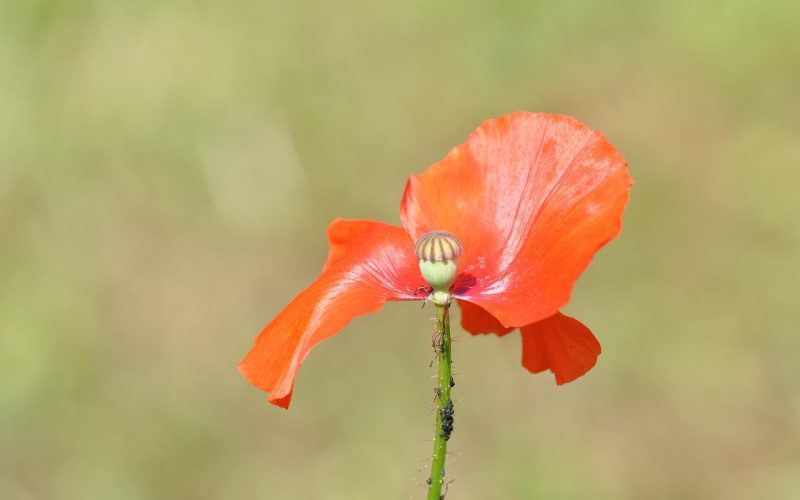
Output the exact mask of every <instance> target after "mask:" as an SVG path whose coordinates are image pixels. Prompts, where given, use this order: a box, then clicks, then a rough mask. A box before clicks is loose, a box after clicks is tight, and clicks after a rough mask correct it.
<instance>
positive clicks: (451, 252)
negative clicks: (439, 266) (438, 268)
mask: <svg viewBox="0 0 800 500" xmlns="http://www.w3.org/2000/svg"><path fill="white" fill-rule="evenodd" d="M414 253H415V254H416V255H417V258H418V259H419V260H428V261H433V262H443V261H448V260H456V259H457V258H458V257H459V255H461V242H460V241H458V238H456V237H455V235H454V234H452V233H448V232H447V231H430V232H428V233H425V234H424V235H422V236H421V237H420V238H419V239H418V240H417V243H416V245H414Z"/></svg>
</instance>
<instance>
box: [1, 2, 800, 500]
mask: <svg viewBox="0 0 800 500" xmlns="http://www.w3.org/2000/svg"><path fill="white" fill-rule="evenodd" d="M799 23H800V4H798V3H797V2H794V1H792V0H785V1H763V0H762V1H755V0H751V1H731V2H696V1H689V0H686V1H674V2H638V1H611V2H578V1H562V2H527V1H520V2H478V1H461V2H454V1H445V2H422V1H407V2H374V1H372V2H369V1H364V2H356V1H341V2H311V1H307V0H299V1H295V2H280V1H266V2H236V1H233V2H212V1H204V0H194V1H190V0H162V1H157V2H156V1H134V0H130V1H111V0H109V1H101V0H95V1H91V0H82V1H81V0H76V1H43V0H41V1H40V0H26V1H13V0H6V1H3V2H2V3H0V498H2V499H4V500H28V499H77V500H84V499H123V500H127V499H239V498H242V499H278V500H280V499H334V500H335V499H361V498H364V499H368V498H369V499H373V498H380V499H384V498H387V499H388V498H398V499H411V498H415V499H417V498H423V497H424V496H425V479H426V478H427V474H426V469H425V466H426V464H427V463H428V461H429V458H430V453H431V438H432V435H433V419H434V414H433V412H432V411H431V401H432V397H433V395H432V387H433V382H434V381H433V378H432V376H433V375H434V371H435V368H430V367H429V363H430V361H431V358H432V351H431V334H432V331H433V324H432V322H431V317H432V314H433V310H432V309H430V308H425V309H420V307H419V304H412V303H403V304H390V305H388V306H387V307H385V308H384V310H383V311H381V312H380V313H379V314H373V315H369V316H366V317H362V318H358V319H356V320H354V321H353V322H352V323H351V324H350V325H349V326H347V327H346V328H345V329H344V331H343V332H342V333H341V334H340V335H338V336H336V337H334V338H333V339H331V340H329V341H326V342H324V343H323V344H321V345H320V346H318V347H317V348H316V349H315V350H314V351H313V352H312V354H311V355H310V356H309V357H308V359H307V360H306V363H305V364H304V366H303V368H302V369H301V370H300V373H299V377H298V379H297V383H296V386H295V396H294V401H293V405H292V407H291V409H290V410H289V411H283V410H280V409H278V408H276V407H273V406H271V405H269V404H267V402H266V396H265V394H264V393H262V392H261V391H259V390H258V389H255V388H254V387H252V386H250V385H249V384H248V383H247V382H246V381H245V380H244V379H243V378H241V376H240V375H239V374H238V372H237V370H236V364H237V363H238V361H239V359H240V358H241V357H242V356H243V355H244V354H245V353H246V352H247V350H248V349H249V347H250V345H251V342H252V340H253V338H254V337H255V335H256V334H257V333H258V332H259V331H260V329H261V328H262V327H263V326H264V325H265V324H266V323H267V322H268V321H269V320H270V319H271V318H272V317H274V315H275V314H276V313H277V312H278V311H279V310H280V309H281V308H282V307H283V306H284V305H285V304H286V303H287V302H288V301H289V300H290V299H291V298H292V297H293V296H294V295H295V294H297V293H298V292H299V291H300V290H301V289H302V288H303V287H305V286H306V285H307V284H308V283H309V282H310V281H311V280H312V279H313V278H314V277H315V276H316V275H317V273H318V272H319V270H320V269H321V267H322V264H323V262H324V259H325V256H326V253H327V243H326V237H325V228H326V227H327V225H328V223H329V222H330V221H331V220H333V219H334V218H335V217H339V216H342V217H351V218H370V219H377V220H384V221H389V222H392V223H398V222H399V217H398V206H399V201H400V197H401V195H402V191H403V187H404V183H405V180H406V178H407V177H408V176H409V175H410V174H412V173H416V172H420V171H422V170H424V169H425V168H426V167H427V166H428V165H430V164H431V163H433V162H435V161H437V160H439V159H441V158H442V157H443V156H444V155H445V154H446V153H447V151H448V150H449V148H450V147H452V146H454V145H456V144H458V143H460V142H463V141H464V139H465V138H466V136H467V134H468V133H469V132H470V131H471V130H473V129H474V128H475V127H476V126H477V125H478V124H479V123H480V122H481V121H482V120H484V119H486V118H490V117H493V116H497V115H501V114H505V113H508V112H511V111H515V110H529V111H545V112H551V113H565V114H570V115H573V116H575V117H577V118H579V119H580V120H582V121H584V122H585V123H587V124H588V125H589V126H590V127H592V128H595V129H598V130H601V131H603V132H604V133H605V134H606V135H607V136H608V137H609V138H610V139H611V141H612V142H613V143H614V144H615V145H616V146H617V147H618V148H619V149H620V151H621V152H622V153H623V155H624V156H625V157H626V158H627V160H628V161H629V163H630V166H631V171H632V174H633V177H634V178H635V181H636V185H635V187H634V190H633V192H632V199H631V202H630V205H629V207H628V209H627V211H626V214H625V219H624V220H625V227H624V230H623V232H622V235H621V236H620V238H619V239H618V240H616V241H614V242H613V243H612V244H611V245H609V246H608V247H606V248H604V249H603V250H602V251H601V252H600V253H599V254H598V255H597V257H596V258H595V260H594V261H593V263H592V265H591V267H590V268H589V269H588V270H587V272H586V273H585V274H584V275H583V276H582V278H581V279H580V280H579V281H578V283H577V285H576V287H575V290H574V293H573V297H572V301H571V303H570V304H569V305H568V306H567V308H566V312H567V313H569V314H571V315H574V316H576V317H578V318H580V319H581V321H583V322H585V323H586V324H587V325H589V326H590V327H591V328H592V329H593V330H594V332H595V333H596V334H597V336H598V337H599V339H600V341H601V343H602V345H603V355H602V356H601V357H600V359H599V362H598V364H597V366H596V367H595V369H594V370H592V371H591V372H590V373H589V374H588V375H587V376H585V377H583V378H581V379H579V380H577V381H576V382H574V383H572V384H568V385H565V386H561V387H557V386H556V385H555V383H554V380H553V377H552V375H551V374H549V373H544V374H540V375H536V376H534V375H531V374H530V373H528V372H527V371H525V370H524V369H523V368H522V367H521V365H520V341H519V336H518V334H516V333H515V334H511V335H508V336H506V337H503V338H501V339H498V338H496V337H494V336H481V337H471V336H469V335H468V334H466V333H465V332H463V331H462V330H461V329H460V328H458V327H454V331H455V335H456V337H457V340H456V344H455V349H454V358H455V366H454V369H455V371H456V386H455V389H454V395H455V397H456V415H455V417H456V420H455V432H454V434H453V438H452V440H451V441H450V450H451V451H452V454H451V456H450V458H449V460H448V464H447V477H448V478H449V479H455V482H453V483H452V484H451V485H450V488H449V493H448V496H447V498H448V499H454V500H458V499H460V500H467V499H471V500H475V499H481V500H482V499H494V498H507V499H529V498H530V499H534V498H535V499H615V500H616V499H645V498H647V499H712V498H713V499H717V498H719V499H734V500H737V499H755V498H758V499H791V498H798V495H800V362H799V361H798V354H800V312H799V311H800V305H798V299H800V293H799V292H798V286H799V285H800V222H799V220H800V219H798V213H800V140H798V137H800V97H799V95H798V89H800V31H798V26H800V24H799ZM443 189H447V187H446V186H443ZM455 320H456V321H457V320H458V316H457V315H456V318H455Z"/></svg>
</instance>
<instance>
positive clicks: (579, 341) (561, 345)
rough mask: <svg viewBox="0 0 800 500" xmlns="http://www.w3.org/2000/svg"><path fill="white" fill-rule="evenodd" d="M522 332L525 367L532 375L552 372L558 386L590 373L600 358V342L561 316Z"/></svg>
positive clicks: (587, 331) (587, 330) (535, 324)
mask: <svg viewBox="0 0 800 500" xmlns="http://www.w3.org/2000/svg"><path fill="white" fill-rule="evenodd" d="M520 330H521V331H522V366H524V367H525V368H527V369H528V370H530V371H532V372H533V373H539V372H541V371H544V370H550V371H552V372H553V373H554V374H555V376H556V383H557V384H559V385H561V384H565V383H567V382H572V381H573V380H575V379H576V378H578V377H580V376H581V375H583V374H584V373H586V372H588V371H589V370H591V369H592V367H593V366H594V365H595V363H597V356H599V355H600V342H598V341H597V339H596V338H595V336H594V335H592V332H591V330H589V328H587V327H586V326H585V325H583V324H582V323H581V322H580V321H578V320H576V319H574V318H570V317H569V316H565V315H563V314H561V313H557V314H555V315H553V316H550V317H549V318H547V319H543V320H542V321H537V322H536V323H533V324H532V325H528V326H523V327H522V328H521V329H520Z"/></svg>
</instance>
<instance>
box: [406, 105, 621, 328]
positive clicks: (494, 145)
mask: <svg viewBox="0 0 800 500" xmlns="http://www.w3.org/2000/svg"><path fill="white" fill-rule="evenodd" d="M630 186H631V179H630V177H629V176H628V172H627V167H626V163H625V160H624V159H623V158H622V156H621V155H620V154H619V153H618V152H617V150H616V149H614V147H613V146H612V145H611V144H610V143H609V142H608V140H606V138H605V137H603V136H602V135H601V134H600V133H598V132H593V131H591V130H589V129H588V128H587V127H586V126H585V125H583V124H582V123H580V122H578V121H577V120H575V119H574V118H570V117H568V116H557V115H546V114H532V113H514V114H511V115H507V116H503V117H500V118H497V119H494V120H488V121H486V122H484V123H483V124H482V125H481V126H480V127H479V128H478V129H477V130H476V131H475V132H473V133H472V134H471V135H470V136H469V139H467V142H466V143H465V144H462V145H460V146H457V147H455V148H453V149H452V150H451V151H450V153H449V154H448V155H447V157H446V158H445V159H443V160H442V161H440V162H439V163H437V164H435V165H433V166H432V167H430V168H429V169H428V170H427V171H425V172H424V173H422V174H419V175H415V176H412V177H411V178H409V180H408V184H407V185H406V191H405V194H404V195H403V201H402V204H401V207H400V214H401V218H402V220H403V225H404V226H405V227H406V230H408V232H409V234H411V236H412V237H413V238H415V239H416V238H418V237H419V236H421V235H422V234H424V233H425V232H427V231H431V230H444V231H450V232H451V233H453V234H455V235H456V236H457V237H458V238H459V239H460V240H461V243H462V245H463V254H462V256H461V259H460V261H459V269H460V271H461V272H462V273H463V276H462V279H461V281H460V282H461V283H467V284H468V286H464V287H463V288H461V289H456V288H455V287H454V289H453V290H454V293H455V295H456V296H457V297H460V298H465V299H467V300H469V301H470V302H474V303H476V304H478V305H480V306H481V307H483V308H484V309H486V310H487V311H488V312H489V313H490V314H491V315H492V316H494V317H495V318H497V319H498V320H499V321H500V322H501V323H502V324H503V325H507V326H521V325H527V324H530V323H534V322H536V321H538V320H540V319H543V318H546V317H548V316H551V315H553V314H554V313H555V312H556V311H557V310H558V309H559V308H560V307H561V306H563V305H564V304H565V303H566V302H567V301H568V300H569V294H570V291H571V290H572V286H573V284H574V282H575V280H576V279H577V278H578V276H579V275H580V273H581V272H582V271H583V270H584V269H585V268H586V266H587V265H588V264H589V260H590V259H591V258H592V256H593V255H594V253H595V252H596V251H597V250H598V249H599V248H600V247H602V246H603V245H604V244H605V243H607V242H608V241H609V240H611V239H612V238H614V237H615V236H616V235H617V234H618V233H619V231H620V228H621V220H620V217H621V215H622V210H623V209H624V207H625V204H626V203H627V200H628V191H629V188H630Z"/></svg>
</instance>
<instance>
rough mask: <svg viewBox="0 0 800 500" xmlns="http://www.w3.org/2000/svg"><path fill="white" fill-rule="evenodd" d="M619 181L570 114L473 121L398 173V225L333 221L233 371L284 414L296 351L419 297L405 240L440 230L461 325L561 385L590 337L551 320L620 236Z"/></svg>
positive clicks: (620, 173) (561, 319)
mask: <svg viewBox="0 0 800 500" xmlns="http://www.w3.org/2000/svg"><path fill="white" fill-rule="evenodd" d="M631 184H632V182H631V178H630V176H629V175H628V171H627V165H626V163H625V160H624V159H623V158H622V156H621V155H620V154H619V152H617V150H616V149H614V147H613V146H612V145H611V144H610V143H609V142H608V140H607V139H606V138H605V137H603V135H601V134H600V133H599V132H595V131H592V130H590V129H589V128H587V127H586V126H585V125H583V124H582V123H580V122H578V121H577V120H575V119H574V118H571V117H568V116H559V115H547V114H532V113H522V112H520V113H513V114H510V115H506V116H502V117H500V118H497V119H493V120H487V121H485V122H483V123H482V124H481V126H480V127H479V128H478V129H477V130H476V131H475V132H473V133H472V134H471V135H470V136H469V138H468V139H467V142H466V143H464V144H462V145H460V146H456V147H455V148H453V149H452V150H451V151H450V153H449V154H448V155H447V156H446V157H445V158H444V159H443V160H442V161H440V162H438V163H436V164H435V165H433V166H431V167H430V168H429V169H428V170H426V171H425V172H423V173H422V174H419V175H414V176H411V178H410V179H409V180H408V184H407V185H406V189H405V192H404V193H403V199H402V202H401V204H400V218H401V220H402V223H403V227H397V226H393V225H389V224H384V223H381V222H374V221H370V220H344V219H337V220H335V221H334V222H333V223H332V224H331V225H330V227H329V228H328V239H329V242H330V253H329V255H328V260H327V262H326V263H325V266H324V268H323V269H322V274H320V276H319V277H318V278H317V279H316V280H315V281H314V282H313V283H312V284H311V285H310V286H309V287H308V288H306V289H305V290H304V291H303V292H301V293H300V294H299V295H298V296H297V297H295V299H294V300H292V301H291V302H290V303H289V305H288V306H286V307H285V308H284V309H283V311H281V312H280V313H279V314H278V316H277V317H276V318H275V319H274V320H272V322H270V323H269V324H268V325H267V326H266V327H265V328H264V330H263V331H262V332H261V334H260V335H259V336H258V337H257V338H256V340H255V344H254V346H253V348H252V350H251V351H250V352H249V353H248V354H247V356H246V357H245V358H244V359H243V360H242V362H241V363H240V365H239V369H240V371H241V372H242V374H243V375H244V376H245V377H246V378H247V379H248V380H249V381H250V382H251V383H253V384H254V385H256V386H258V387H260V388H261V389H263V390H265V391H268V392H269V401H270V402H271V403H273V404H276V405H278V406H281V407H283V408H288V406H289V402H290V400H291V396H292V386H293V384H294V379H295V374H296V373H297V370H298V368H299V367H300V364H301V363H302V362H303V360H304V359H305V357H306V356H307V355H308V353H309V351H310V350H311V349H312V348H313V347H314V346H315V345H317V344H318V343H319V342H321V341H323V340H325V339H326V338H328V337H330V336H332V335H334V334H336V333H337V332H339V330H341V329H342V328H343V327H344V326H345V325H346V324H347V323H348V322H349V321H350V320H352V319H353V318H354V317H356V316H360V315H362V314H367V313H371V312H376V311H378V310H379V309H380V308H381V307H382V306H383V304H384V303H385V302H387V301H391V300H422V299H424V298H425V296H426V295H427V293H428V292H429V287H428V285H427V284H426V283H425V281H424V280H423V278H422V276H421V274H420V270H419V267H418V261H417V258H416V257H415V255H414V242H415V241H416V239H417V238H419V237H420V236H422V235H424V234H425V233H427V232H428V231H433V230H443V231H448V232H450V233H453V234H454V235H456V236H457V237H458V238H459V240H460V241H461V243H462V248H463V251H462V254H461V257H460V259H459V261H458V275H457V277H456V280H455V282H454V283H453V285H452V286H451V288H450V291H451V293H452V296H453V297H455V298H456V299H458V302H459V304H460V306H461V311H462V318H461V325H462V326H463V328H464V329H465V330H467V331H469V332H471V333H473V334H478V333H495V334H497V335H505V334H507V333H509V332H511V331H512V330H513V329H515V328H519V329H520V331H521V334H522V365H523V366H524V367H525V368H527V369H528V370H530V371H531V372H541V371H543V370H551V371H552V372H553V373H554V374H555V378H556V382H557V383H558V384H563V383H565V382H570V381H572V380H574V379H576V378H578V377H580V376H581V375H583V374H584V373H586V372H587V371H589V370H590V369H591V368H592V367H593V366H594V364H595V362H596V360H597V356H598V355H599V354H600V344H599V342H598V341H597V339H596V338H595V337H594V335H592V332H591V331H590V330H589V329H588V328H587V327H586V326H584V325H583V324H581V323H580V322H578V321H577V320H575V319H572V318H570V317H567V316H565V315H563V314H561V313H560V312H559V309H560V308H561V307H562V306H564V305H565V304H566V303H567V301H568V300H569V296H570V292H571V290H572V286H573V284H574V282H575V280H576V279H577V278H578V276H579V275H580V274H581V272H582V271H583V270H584V269H585V268H586V266H587V265H588V264H589V261H590V260H591V258H592V256H593V255H594V253H595V252H596V251H597V250H598V249H600V247H602V246H603V245H605V244H606V243H607V242H608V241H609V240H611V239H613V238H614V237H615V236H616V235H617V234H619V231H620V229H621V215H622V211H623V209H624V207H625V204H626V203H627V200H628V191H629V189H630V186H631Z"/></svg>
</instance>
